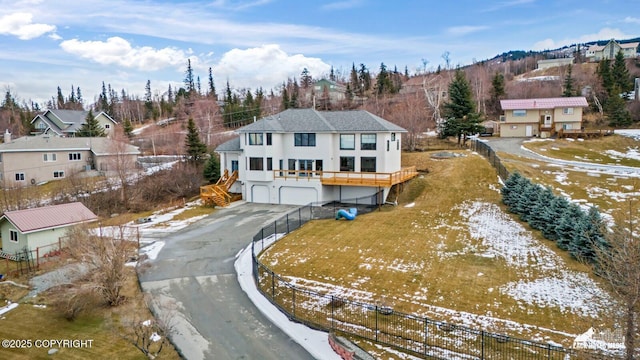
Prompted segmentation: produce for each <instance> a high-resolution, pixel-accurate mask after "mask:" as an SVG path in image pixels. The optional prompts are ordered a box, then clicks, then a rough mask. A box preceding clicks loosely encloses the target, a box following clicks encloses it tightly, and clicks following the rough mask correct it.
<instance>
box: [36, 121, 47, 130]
mask: <svg viewBox="0 0 640 360" xmlns="http://www.w3.org/2000/svg"><path fill="white" fill-rule="evenodd" d="M46 128H47V124H45V123H44V122H42V121H38V123H37V124H36V129H38V130H44V129H46Z"/></svg>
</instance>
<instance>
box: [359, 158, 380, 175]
mask: <svg viewBox="0 0 640 360" xmlns="http://www.w3.org/2000/svg"><path fill="white" fill-rule="evenodd" d="M360 171H362V172H376V158H375V157H361V158H360Z"/></svg>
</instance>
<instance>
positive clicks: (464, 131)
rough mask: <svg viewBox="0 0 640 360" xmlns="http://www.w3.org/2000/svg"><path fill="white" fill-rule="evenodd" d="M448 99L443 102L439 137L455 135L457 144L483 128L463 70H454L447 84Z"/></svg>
mask: <svg viewBox="0 0 640 360" xmlns="http://www.w3.org/2000/svg"><path fill="white" fill-rule="evenodd" d="M449 99H450V101H449V102H447V103H445V104H444V111H443V115H444V118H445V121H444V124H443V127H442V129H441V134H440V135H441V137H447V136H455V137H457V138H458V145H460V144H461V143H462V144H464V143H465V142H466V137H467V136H468V135H472V134H477V133H479V132H480V131H482V130H483V129H484V127H483V126H482V125H480V116H479V114H477V113H476V106H475V102H474V101H473V98H472V96H471V86H470V85H469V82H468V81H467V78H466V76H465V75H464V72H463V71H462V70H460V69H457V70H456V73H455V76H454V79H453V81H452V82H451V83H450V84H449Z"/></svg>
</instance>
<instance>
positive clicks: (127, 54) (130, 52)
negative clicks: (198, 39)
mask: <svg viewBox="0 0 640 360" xmlns="http://www.w3.org/2000/svg"><path fill="white" fill-rule="evenodd" d="M60 47H61V48H62V49H63V50H64V51H66V52H68V53H71V54H74V55H78V56H80V57H82V58H85V59H90V60H92V61H95V62H97V63H99V64H103V65H118V66H122V67H125V68H135V69H139V70H146V71H155V70H160V69H162V68H166V67H169V66H176V65H179V66H183V65H184V64H186V62H187V58H188V56H187V54H185V52H183V51H182V50H179V49H176V48H171V47H165V48H162V49H154V48H152V47H149V46H142V47H136V48H134V47H132V46H131V43H129V42H128V41H127V40H125V39H123V38H121V37H117V36H116V37H110V38H108V39H107V41H80V40H77V39H72V40H66V41H63V42H61V43H60Z"/></svg>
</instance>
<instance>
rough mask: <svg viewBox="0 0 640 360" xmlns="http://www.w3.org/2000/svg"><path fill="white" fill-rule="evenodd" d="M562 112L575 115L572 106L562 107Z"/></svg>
mask: <svg viewBox="0 0 640 360" xmlns="http://www.w3.org/2000/svg"><path fill="white" fill-rule="evenodd" d="M562 114H563V115H573V108H572V107H570V108H563V109H562Z"/></svg>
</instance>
